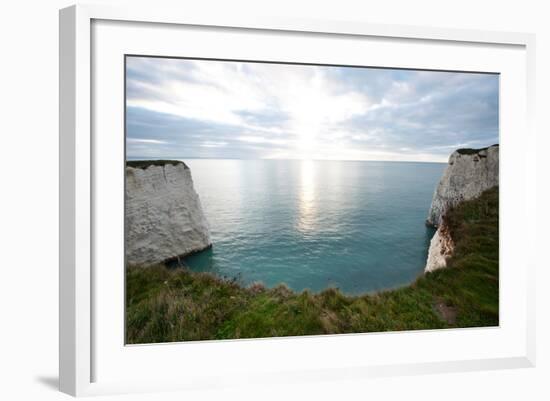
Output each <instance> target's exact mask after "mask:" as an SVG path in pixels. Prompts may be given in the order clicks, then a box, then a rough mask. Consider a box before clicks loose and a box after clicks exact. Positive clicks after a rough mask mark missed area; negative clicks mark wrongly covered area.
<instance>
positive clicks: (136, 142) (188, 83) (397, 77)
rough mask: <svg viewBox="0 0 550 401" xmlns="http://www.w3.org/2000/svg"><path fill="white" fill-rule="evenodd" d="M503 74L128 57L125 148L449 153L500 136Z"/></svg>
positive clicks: (187, 153)
mask: <svg viewBox="0 0 550 401" xmlns="http://www.w3.org/2000/svg"><path fill="white" fill-rule="evenodd" d="M498 91H499V82H498V75H493V74H474V73H457V72H439V71H417V70H398V69H376V68H364V67H329V66H311V65H291V64H273V63H251V62H234V61H214V60H187V59H169V58H151V57H134V56H131V57H127V59H126V152H127V157H128V158H129V159H130V158H134V159H135V158H217V159H227V158H237V159H314V160H325V159H326V160H390V161H429V162H445V161H447V159H448V157H449V155H450V154H451V153H452V152H453V151H454V150H455V149H458V148H463V147H473V148H479V147H485V146H488V145H492V144H495V143H498V142H499V140H498V138H499V126H498V95H499V93H498Z"/></svg>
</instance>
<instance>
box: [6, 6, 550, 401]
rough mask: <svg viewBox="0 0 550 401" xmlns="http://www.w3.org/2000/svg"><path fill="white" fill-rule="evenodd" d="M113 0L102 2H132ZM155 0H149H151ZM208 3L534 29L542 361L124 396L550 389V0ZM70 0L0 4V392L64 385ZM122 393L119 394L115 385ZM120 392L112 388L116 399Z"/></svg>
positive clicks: (512, 395) (475, 395)
mask: <svg viewBox="0 0 550 401" xmlns="http://www.w3.org/2000/svg"><path fill="white" fill-rule="evenodd" d="M135 2H136V1H134V2H132V1H125V0H112V1H105V0H104V1H100V0H97V1H96V3H111V4H119V5H120V4H129V3H135ZM143 3H147V2H143ZM150 3H154V4H155V6H156V7H161V6H165V5H170V4H172V5H174V4H177V5H178V6H179V7H186V8H189V10H190V12H193V11H194V10H197V11H200V12H212V13H220V14H229V13H250V14H252V15H276V16H293V17H309V18H325V19H338V20H364V21H368V22H376V23H396V24H408V25H429V26H440V27H457V28H473V29H489V30H504V31H525V32H533V33H536V34H537V116H538V118H537V123H536V129H537V130H538V139H539V143H538V146H537V148H536V149H532V153H533V156H535V155H536V156H537V161H538V174H539V178H538V180H539V193H538V199H537V202H538V215H539V219H538V221H537V226H538V231H537V232H536V233H526V235H530V236H531V237H532V240H533V241H536V242H537V246H536V249H537V252H538V258H539V260H540V262H539V265H538V272H537V304H538V310H537V339H538V344H537V347H538V363H537V367H536V368H534V369H523V370H508V371H492V372H478V373H460V374H440V375H430V376H416V377H398V378H383V379H370V380H365V381H363V382H344V381H341V382H327V383H323V384H319V383H315V384H303V385H295V386H289V387H285V388H260V387H250V388H248V389H230V390H226V391H225V392H223V394H222V392H220V391H212V392H206V393H200V394H199V393H192V394H181V393H166V394H156V395H155V394H150V395H140V396H135V395H131V396H121V397H119V398H120V399H131V400H153V399H154V400H157V399H163V400H164V399H181V398H183V397H188V398H187V399H193V400H194V399H209V400H217V399H219V398H220V397H223V399H227V400H229V399H239V400H259V399H261V400H281V399H317V400H334V399H366V398H367V397H368V398H371V399H376V400H383V399H399V398H401V399H413V400H414V399H417V398H418V399H423V400H431V399H433V400H436V399H437V400H441V399H445V400H464V399H467V398H472V399H497V398H498V399H505V400H508V399H510V400H517V399H530V400H538V399H541V400H542V399H549V398H548V397H549V396H550V389H549V387H548V378H549V377H550V350H549V347H548V343H549V341H548V339H550V330H549V329H550V314H549V313H548V310H547V307H548V305H550V296H549V294H550V291H549V290H548V283H549V282H550V273H549V270H550V269H549V268H550V262H549V260H550V258H548V257H547V256H546V252H545V250H546V249H547V248H548V243H549V241H548V240H549V239H550V235H549V234H548V232H547V230H545V228H546V227H548V226H550V219H549V213H548V210H544V206H545V205H549V204H550V199H549V198H550V197H549V195H550V193H549V190H548V189H549V188H548V187H549V186H548V183H549V182H550V180H549V174H548V172H549V169H548V167H547V166H546V163H545V159H544V157H545V154H546V151H545V149H548V148H549V145H550V141H549V133H550V130H549V128H550V124H549V122H548V118H547V115H548V111H547V109H548V107H549V106H550V95H549V93H548V92H547V91H548V90H550V85H549V77H548V73H550V25H549V24H548V15H550V14H549V12H548V10H545V8H544V5H545V3H547V2H545V1H535V0H523V1H514V2H504V1H502V0H486V1H479V0H461V1H444V0H414V1H410V0H402V1H398V0H378V1H371V0H358V1H353V0H338V1H332V2H326V3H322V2H320V1H319V0H302V1H298V0H277V1H275V0H270V1H258V0H231V1H223V0H220V1H210V0H194V1H190V0H179V1H162V0H156V1H154V2H152V1H151V2H150ZM71 4H72V2H71V1H65V0H26V1H15V0H12V1H10V2H8V1H4V2H3V3H2V8H1V13H0V50H1V60H0V188H1V191H0V266H1V272H2V273H1V275H0V398H2V399H6V400H19V399H26V400H53V399H64V398H68V397H67V396H65V395H63V394H60V393H58V392H57V349H58V348H57V334H58V330H57V325H58V314H57V291H58V285H57V280H58V274H57V261H58V240H57V235H58V227H57V221H58V203H57V202H58V195H57V192H58V180H57V175H58V162H57V158H58V91H57V87H58V69H57V67H58V62H57V58H58V20H57V12H58V9H59V8H62V7H65V6H68V5H71ZM107 398H108V399H111V398H112V399H115V397H107ZM119 398H116V399H119Z"/></svg>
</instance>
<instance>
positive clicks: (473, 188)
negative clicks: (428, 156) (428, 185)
mask: <svg viewBox="0 0 550 401" xmlns="http://www.w3.org/2000/svg"><path fill="white" fill-rule="evenodd" d="M498 176H499V146H498V145H493V146H489V147H488V148H484V149H478V150H474V149H459V150H456V151H455V152H453V154H451V156H450V157H449V164H448V165H447V167H446V168H445V171H444V172H443V176H442V177H441V180H440V181H439V184H438V185H437V188H436V190H435V192H434V195H433V199H432V205H431V207H430V211H429V213H428V218H427V220H426V222H427V223H428V224H430V225H433V226H434V227H437V231H436V233H435V234H434V236H433V238H432V240H431V242H430V248H429V250H428V259H427V261H426V267H425V269H424V271H425V272H431V271H434V270H437V269H440V268H442V267H446V266H447V259H448V258H449V257H450V256H451V255H452V253H453V249H454V244H453V240H452V238H451V235H450V233H449V230H448V229H447V227H446V225H445V219H444V216H445V213H447V211H448V210H449V209H450V208H452V207H454V206H456V205H458V204H459V203H460V202H462V201H466V200H470V199H474V198H477V197H478V196H479V195H481V193H482V192H483V191H486V190H487V189H490V188H493V187H495V186H497V185H498Z"/></svg>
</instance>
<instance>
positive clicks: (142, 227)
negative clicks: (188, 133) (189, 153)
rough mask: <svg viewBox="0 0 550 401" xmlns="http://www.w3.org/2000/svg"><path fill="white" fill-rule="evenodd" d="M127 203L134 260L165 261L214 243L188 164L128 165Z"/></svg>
mask: <svg viewBox="0 0 550 401" xmlns="http://www.w3.org/2000/svg"><path fill="white" fill-rule="evenodd" d="M125 207H126V261H127V263H128V264H151V263H157V262H163V261H165V260H167V259H172V258H176V257H180V256H184V255H187V254H190V253H193V252H197V251H201V250H203V249H206V248H208V247H210V246H211V244H212V242H211V240H210V231H209V228H208V223H207V221H206V218H205V216H204V213H203V210H202V206H201V203H200V200H199V196H198V195H197V193H196V192H195V189H194V188H193V179H192V178H191V170H189V168H188V167H187V166H186V165H185V164H184V163H179V162H177V163H173V164H169V163H165V164H161V165H155V164H151V165H145V166H143V165H140V167H137V168H134V167H129V166H127V167H126V205H125Z"/></svg>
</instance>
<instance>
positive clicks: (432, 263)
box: [424, 223, 454, 273]
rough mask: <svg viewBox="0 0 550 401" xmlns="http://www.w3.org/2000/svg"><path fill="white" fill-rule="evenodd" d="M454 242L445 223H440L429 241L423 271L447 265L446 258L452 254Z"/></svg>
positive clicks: (426, 271)
mask: <svg viewBox="0 0 550 401" xmlns="http://www.w3.org/2000/svg"><path fill="white" fill-rule="evenodd" d="M453 250H454V242H453V239H452V238H451V235H450V233H449V230H448V229H447V226H446V225H445V223H443V224H441V225H440V226H439V228H438V229H437V231H436V232H435V234H434V236H433V237H432V240H431V241H430V248H429V250H428V260H427V261H426V267H425V268H424V272H425V273H428V272H431V271H434V270H437V269H441V268H442V267H447V258H449V257H450V256H451V255H452V254H453Z"/></svg>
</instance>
